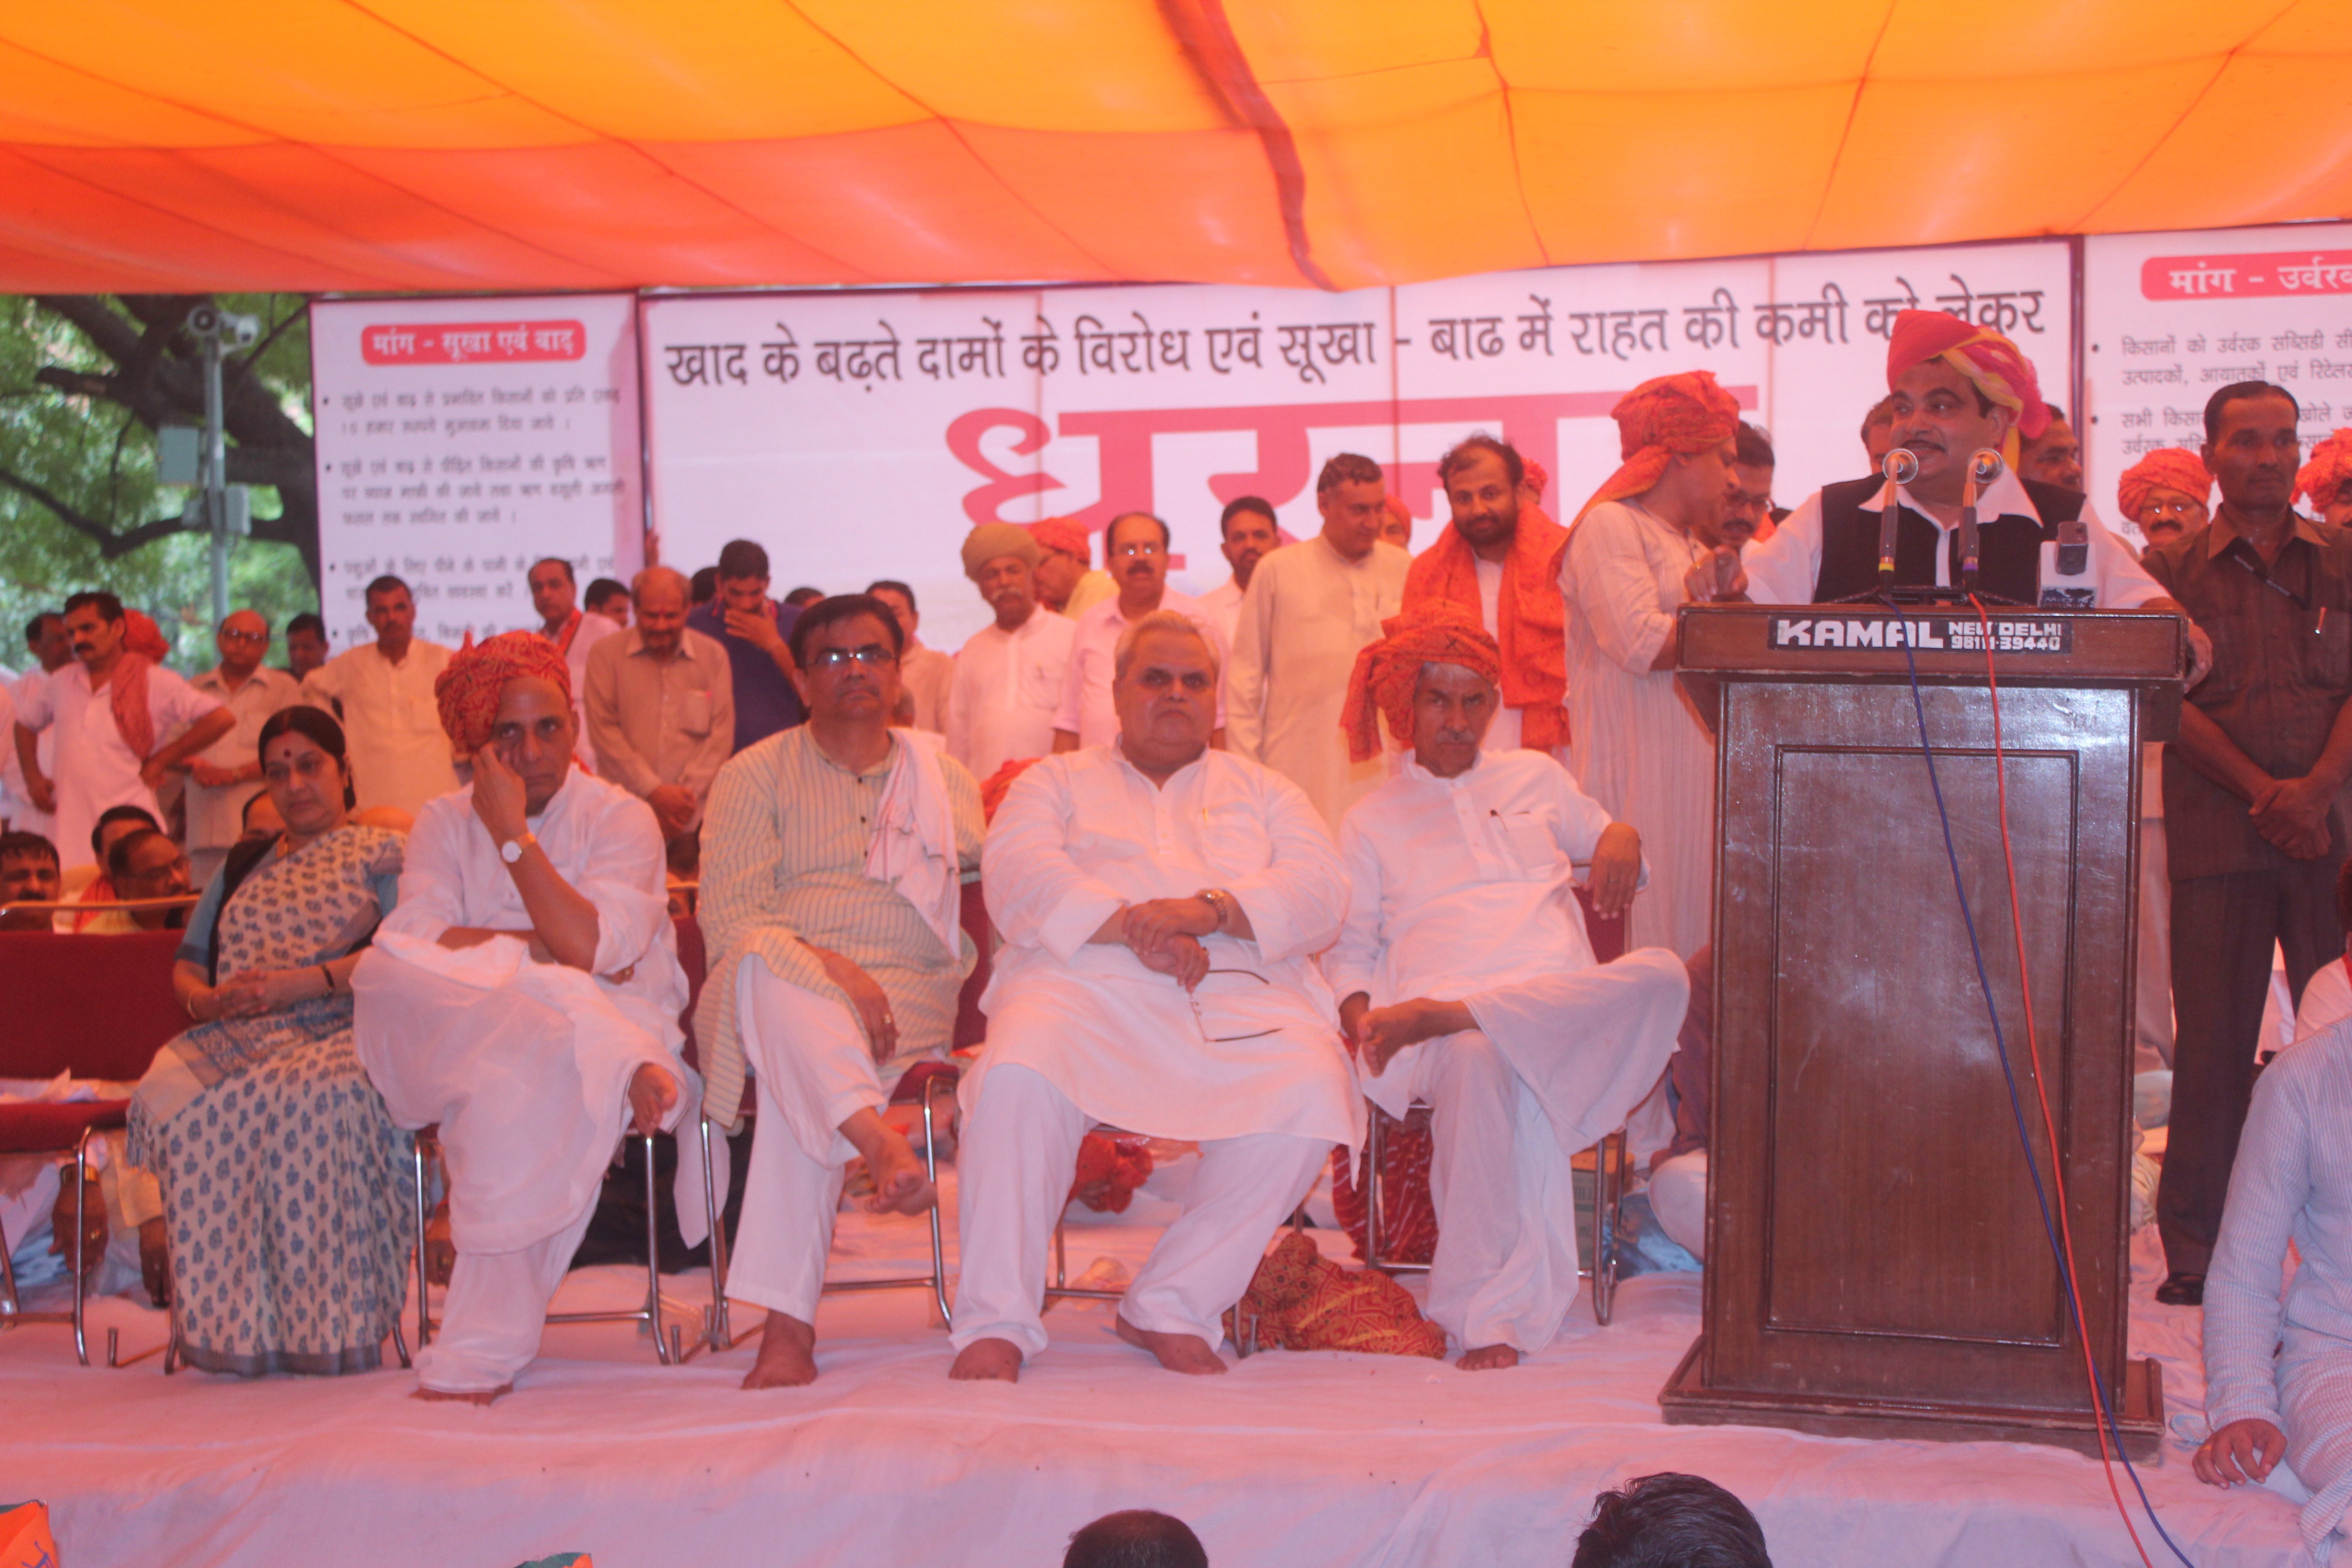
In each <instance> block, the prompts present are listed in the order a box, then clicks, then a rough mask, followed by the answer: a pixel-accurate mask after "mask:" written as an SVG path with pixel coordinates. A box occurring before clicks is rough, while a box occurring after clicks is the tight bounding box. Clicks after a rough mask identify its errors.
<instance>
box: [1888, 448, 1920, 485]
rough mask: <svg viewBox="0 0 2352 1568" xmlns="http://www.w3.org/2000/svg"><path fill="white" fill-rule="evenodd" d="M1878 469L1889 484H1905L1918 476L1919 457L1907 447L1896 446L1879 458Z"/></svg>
mask: <svg viewBox="0 0 2352 1568" xmlns="http://www.w3.org/2000/svg"><path fill="white" fill-rule="evenodd" d="M1878 471H1879V472H1880V473H1882V474H1884V475H1885V476H1886V482H1887V483H1888V484H1890V485H1907V484H1909V483H1910V482H1911V481H1912V480H1913V479H1917V478H1918V477H1919V459H1918V458H1917V457H1916V455H1915V454H1914V453H1913V452H1912V450H1911V448H1910V447H1895V449H1894V450H1893V451H1891V452H1889V453H1887V454H1886V456H1885V457H1884V458H1880V459H1879V464H1878Z"/></svg>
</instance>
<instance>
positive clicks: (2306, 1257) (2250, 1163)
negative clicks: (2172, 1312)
mask: <svg viewBox="0 0 2352 1568" xmlns="http://www.w3.org/2000/svg"><path fill="white" fill-rule="evenodd" d="M2347 1120H2352V1022H2338V1023H2336V1024H2335V1025H2333V1026H2330V1027H2329V1028H2327V1029H2326V1030H2325V1031H2323V1032H2322V1033H2320V1034H2317V1035H2315V1036H2313V1037H2310V1038H2308V1039H2305V1040H2301V1041H2298V1042H2297V1043H2296V1044H2294V1046H2291V1047H2288V1048H2287V1049H2286V1050H2284V1051H2283V1052H2281V1053H2280V1054H2279V1056H2278V1057H2277V1058H2275V1059H2273V1061H2272V1063H2271V1064H2270V1066H2269V1067H2267V1068H2264V1069H2263V1075H2262V1077H2261V1078H2259V1079H2256V1080H2255V1081H2254V1097H2253V1103H2252V1107H2251V1108H2250V1109H2249V1110H2247V1112H2246V1126H2245V1131H2244V1132H2243V1133H2242V1135H2241V1136H2240V1138H2239V1141H2238V1159H2237V1163H2236V1164H2235V1165H2234V1166H2232V1167H2231V1172H2230V1197H2229V1202H2228V1204H2227V1205H2226V1206H2225V1207H2224V1208H2223V1210H2222V1213H2221V1235H2220V1237H2219V1238H2218V1240H2217V1241H2216V1242H2215V1244H2214V1247H2213V1260H2212V1265H2211V1267H2210V1269H2208V1271H2207V1273H2206V1277H2205V1416H2206V1421H2207V1423H2208V1425H2210V1426H2211V1427H2212V1428H2213V1429H2214V1430H2215V1431H2219V1430H2221V1428H2222V1427H2223V1426H2228V1425H2229V1424H2230V1423H2231V1422H2233V1421H2242V1420H2247V1419H2252V1418H2259V1419H2261V1420H2264V1421H2268V1422H2269V1423H2270V1424H2271V1425H2272V1426H2276V1427H2278V1428H2279V1429H2280V1430H2281V1431H2283V1432H2284V1433H2285V1435H2286V1460H2287V1463H2288V1464H2289V1465H2290V1466H2292V1467H2293V1468H2294V1473H2295V1475H2296V1476H2297V1477H2298V1478H2299V1479H2301V1480H2302V1481H2303V1484H2304V1485H2305V1487H2306V1488H2307V1489H2309V1490H2310V1491H2311V1493H2312V1494H2313V1495H2312V1499H2311V1500H2310V1501H2309V1502H2308V1503H2306V1504H2305V1505H2304V1510H2303V1517H2302V1527H2303V1539H2304V1543H2305V1545H2306V1546H2307V1547H2309V1548H2310V1550H2311V1552H2312V1555H2313V1556H2314V1557H2315V1558H2317V1559H2318V1560H2319V1561H2320V1562H2323V1563H2325V1562H2326V1561H2327V1560H2328V1556H2329V1552H2330V1549H2331V1547H2332V1546H2333V1545H2334V1544H2335V1541H2334V1540H2333V1539H2331V1538H2334V1537H2336V1532H2338V1531H2341V1530H2342V1528H2343V1526H2344V1523H2345V1519H2346V1510H2347V1507H2352V1140H2347V1139H2346V1138H2345V1136H2344V1128H2345V1125H2346V1123H2347ZM2290 1243H2292V1245H2293V1246H2294V1250H2295V1252H2296V1254H2297V1255H2298V1256H2299V1258H2300V1263H2299V1266H2298V1267H2297V1268H2296V1269H2295V1271H2294V1275H2293V1277H2292V1279H2291V1280H2290V1281H2289V1282H2288V1283H2287V1285H2286V1287H2285V1290H2284V1298H2282V1295H2281V1289H2280V1280H2281V1278H2282V1276H2283V1275H2284V1270H2285V1266H2286V1261H2287V1248H2288V1246H2289V1244H2290Z"/></svg>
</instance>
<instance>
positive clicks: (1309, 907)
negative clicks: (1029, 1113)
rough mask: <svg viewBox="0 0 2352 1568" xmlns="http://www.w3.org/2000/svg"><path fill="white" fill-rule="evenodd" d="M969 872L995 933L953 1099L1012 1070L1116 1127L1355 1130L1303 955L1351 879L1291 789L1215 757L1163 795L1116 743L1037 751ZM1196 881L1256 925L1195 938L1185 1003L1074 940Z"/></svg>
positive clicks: (1332, 1134)
mask: <svg viewBox="0 0 2352 1568" xmlns="http://www.w3.org/2000/svg"><path fill="white" fill-rule="evenodd" d="M981 880H982V886H983V887H984V888H986V889H987V893H988V912H989V914H990V916H991V917H992V919H993V920H994V921H995V922H996V928H997V930H998V931H1001V932H1002V933H1003V938H1004V945H1003V948H1001V949H1000V950H999V951H998V952H997V955H996V967H995V973H993V974H992V977H991V978H990V981H989V986H988V992H987V994H986V995H984V996H982V998H981V1008H982V1011H983V1012H985V1013H987V1015H988V1017H989V1031H988V1046H987V1048H986V1050H985V1051H983V1052H982V1056H981V1058H980V1060H979V1062H978V1063H977V1064H976V1065H975V1066H974V1067H973V1068H972V1070H971V1072H970V1073H968V1074H967V1075H966V1076H965V1078H964V1081H963V1093H964V1096H965V1104H966V1105H967V1106H969V1105H970V1104H971V1102H972V1099H973V1098H974V1097H975V1096H977V1094H978V1093H979V1092H980V1091H981V1089H982V1085H983V1084H984V1083H985V1082H986V1080H987V1076H988V1074H989V1073H990V1072H991V1071H992V1070H993V1069H994V1068H997V1067H1000V1066H1003V1065H1006V1064H1011V1063H1017V1064H1019V1065H1021V1066H1024V1067H1027V1068H1032V1069H1033V1070H1034V1071H1036V1072H1037V1073H1039V1074H1041V1075H1042V1076H1044V1077H1045V1079H1048V1080H1049V1081H1051V1082H1052V1083H1053V1084H1054V1085H1055V1087H1056V1088H1058V1089H1060V1090H1061V1091H1062V1092H1063V1093H1064V1094H1066V1095H1067V1096H1068V1097H1069V1098H1070V1099H1071V1100H1073V1101H1074V1102H1076V1105H1077V1107H1078V1109H1079V1110H1082V1111H1084V1112H1085V1113H1086V1114H1087V1115H1088V1116H1091V1117H1093V1118H1094V1119H1095V1120H1097V1121H1105V1122H1109V1123H1112V1124H1114V1125H1116V1126H1118V1127H1122V1128H1125V1129H1127V1130H1128V1131H1134V1132H1143V1133H1150V1134H1151V1135H1153V1136H1157V1137H1163V1138H1177V1139H1184V1140H1190V1141H1200V1140H1204V1139H1214V1138H1233V1137H1238V1136H1241V1135H1243V1134H1246V1133H1255V1132H1286V1133H1292V1134H1295V1135H1297V1136H1299V1137H1304V1138H1315V1139H1320V1140H1322V1141H1323V1142H1330V1143H1346V1144H1349V1145H1350V1146H1352V1145H1354V1144H1355V1143H1356V1142H1358V1139H1359V1136H1360V1132H1361V1130H1362V1125H1363V1114H1362V1108H1361V1106H1360V1103H1359V1102H1358V1100H1357V1097H1356V1094H1355V1089H1354V1086H1353V1084H1352V1082H1351V1081H1350V1076H1349V1066H1348V1058H1347V1057H1346V1055H1345V1054H1344V1053H1343V1052H1342V1051H1341V1049H1340V1047H1339V1042H1338V1027H1339V1015H1338V1012H1337V1009H1336V1007H1335V1005H1334V1004H1333V1002H1332V999H1331V993H1330V989H1329V987H1328V986H1327V985H1326V984H1324V983H1323V978H1322V975H1321V974H1320V973H1319V972H1318V970H1317V968H1316V965H1315V962H1314V954H1315V953H1317V952H1320V951H1321V950H1322V949H1323V948H1325V947H1327V946H1328V945H1329V944H1330V942H1331V939H1332V937H1334V936H1335V935H1337V934H1338V932H1339V921H1340V919H1341V917H1342V915H1343V914H1344V913H1345V911H1346V909H1347V900H1348V883H1347V877H1346V874H1345V873H1344V872H1343V871H1342V870H1341V869H1340V866H1339V853H1338V851H1337V850H1336V849H1335V848H1334V847H1333V846H1332V843H1331V837H1330V835H1329V833H1328V832H1327V831H1326V830H1325V828H1324V826H1323V824H1322V821H1321V819H1320V818H1318V816H1316V815H1315V812H1314V808H1313V807H1312V806H1310V805H1307V797H1306V796H1305V795H1301V794H1300V793H1299V791H1298V789H1297V786H1296V785H1294V784H1290V783H1289V782H1288V781H1287V780H1286V779H1284V778H1282V777H1281V776H1280V775H1278V774H1276V773H1272V772H1269V771H1268V770H1266V769H1265V768H1261V767H1259V766H1257V765H1256V764H1255V763H1245V762H1244V761H1242V760H1241V759H1240V758H1238V757H1235V756H1233V755H1231V754H1230V753H1228V752H1203V753H1202V756H1201V758H1200V760H1199V761H1197V762H1194V763H1191V764H1190V765H1188V766H1186V767H1184V768H1182V769H1181V770H1179V771H1178V772H1177V773H1175V774H1174V775H1173V776H1172V777H1171V778H1170V779H1169V781H1168V783H1167V784H1165V785H1164V786H1162V787H1159V788H1155V787H1153V785H1152V784H1151V782H1150V780H1149V779H1146V778H1145V777H1144V776H1143V775H1142V774H1141V773H1138V772H1136V770H1135V769H1134V768H1133V767H1132V766H1130V765H1129V763H1128V762H1127V760H1126V758H1125V757H1123V756H1121V755H1120V754H1119V753H1118V751H1117V749H1116V748H1113V747H1090V748H1087V750H1084V751H1080V752H1067V753H1065V754H1063V755H1060V756H1054V757H1048V758H1046V759H1045V761H1044V762H1042V763H1038V764H1037V765H1036V766H1035V767H1034V768H1031V769H1030V770H1029V771H1028V772H1026V773H1023V774H1022V775H1021V777H1020V778H1019V779H1018V780H1016V781H1015V782H1014V783H1013V788H1012V790H1011V791H1010V793H1008V794H1007V795H1006V796H1005V798H1004V804H1003V805H1002V806H1001V807H999V808H998V811H997V814H996V821H995V823H994V824H993V825H992V826H991V828H990V830H989V835H988V843H987V846H986V847H985V848H984V849H983V850H982V858H981ZM1203 888H1222V889H1225V890H1226V891H1227V892H1229V893H1231V894H1232V895H1233V896H1234V899H1235V900H1236V901H1238V902H1239V903H1240V905H1241V907H1242V908H1243V910H1245V911H1246V912H1247V913H1248V915H1249V918H1250V921H1251V924H1252V926H1253V927H1254V928H1255V931H1256V932H1257V937H1256V940H1255V941H1254V942H1243V941H1240V940H1238V939H1236V938H1234V937H1229V936H1211V937H1209V938H1207V939H1206V942H1205V945H1206V946H1207V948H1208V950H1209V957H1210V963H1211V966H1212V968H1213V971H1215V973H1211V974H1210V975H1209V976H1208V977H1207V978H1206V979H1205V980H1203V981H1202V983H1201V984H1200V987H1199V989H1198V990H1197V991H1195V992H1194V993H1192V994H1191V995H1190V996H1188V995H1187V994H1185V992H1184V990H1183V988H1182V987H1181V986H1180V985H1178V984H1176V982H1175V981H1174V980H1172V979H1171V978H1170V977H1169V976H1167V975H1164V974H1155V973H1152V972H1151V971H1150V970H1148V969H1146V968H1145V967H1144V966H1143V964H1142V962H1141V961H1140V960H1139V959H1138V958H1137V957H1136V956H1135V954H1134V953H1133V952H1129V950H1128V949H1127V948H1126V947H1124V946H1113V945H1108V944H1099V945H1097V944H1089V943H1088V942H1087V938H1088V937H1090V936H1092V935H1093V934H1094V932H1095V931H1096V929H1097V927H1099V926H1100V925H1101V924H1102V923H1103V921H1105V920H1107V919H1108V918H1109V917H1110V916H1111V914H1112V913H1114V912H1115V911H1116V910H1118V908H1119V907H1120V906H1121V905H1123V904H1137V903H1142V902H1144V901H1146V900H1151V899H1163V898H1187V897H1190V896H1191V895H1192V894H1194V893H1196V892H1199V891H1200V890H1201V889H1203Z"/></svg>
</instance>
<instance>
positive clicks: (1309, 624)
mask: <svg viewBox="0 0 2352 1568" xmlns="http://www.w3.org/2000/svg"><path fill="white" fill-rule="evenodd" d="M1411 568H1412V557H1411V556H1409V555H1407V554H1406V553H1405V552H1403V551H1402V550H1399V549H1398V548H1397V547H1396V546H1395V545H1393V544H1391V543H1388V542H1386V541H1374V542H1373V544H1372V550H1371V553H1370V554H1369V555H1367V556H1366V557H1365V558H1364V559H1363V560H1361V561H1349V560H1348V559H1347V558H1346V557H1345V556H1343V555H1341V554H1340V553H1339V552H1338V551H1337V550H1334V549H1333V548H1331V545H1330V542H1329V541H1328V540H1326V539H1325V538H1324V537H1323V536H1322V535H1321V534H1319V533H1318V534H1317V535H1316V536H1315V537H1313V538H1312V539H1303V540H1301V541H1299V542H1297V543H1296V544H1286V545H1284V546H1283V547H1282V548H1281V549H1279V550H1276V551H1275V552H1272V553H1271V554H1269V555H1267V556H1266V557H1265V559H1264V560H1262V561H1260V562H1259V563H1257V570H1256V571H1255V572H1254V573H1252V574H1250V585H1249V592H1248V593H1247V594H1246V595H1244V597H1243V599H1242V608H1241V616H1240V619H1239V621H1238V623H1237V625H1236V630H1235V635H1234V645H1233V646H1234V655H1233V668H1232V669H1231V670H1230V671H1228V672H1227V674H1226V677H1225V696H1226V721H1225V744H1226V746H1227V747H1228V748H1229V749H1230V750H1231V751H1232V752H1233V753H1234V755H1235V756H1237V757H1246V758H1248V759H1249V760H1250V761H1251V762H1254V763H1265V765H1266V766H1267V767H1269V768H1272V769H1273V770H1274V771H1275V772H1276V773H1280V774H1281V775H1282V776H1283V777H1285V778H1286V779H1288V780H1289V781H1290V782H1291V783H1292V784H1297V786H1298V787H1299V788H1300V789H1302V790H1304V791H1306V792H1307V799H1308V800H1309V801H1310V802H1312V803H1313V804H1314V806H1315V809H1316V810H1317V811H1318V812H1320V813H1321V814H1322V816H1323V820H1324V821H1325V822H1326V823H1327V824H1328V825H1329V826H1331V828H1332V829H1333V831H1335V832H1336V831H1337V830H1338V828H1339V819H1340V818H1341V817H1342V816H1346V815H1347V811H1348V808H1349V806H1351V805H1355V804H1356V802H1358V801H1359V800H1361V799H1362V798H1363V797H1364V796H1365V795H1368V794H1369V793H1370V792H1371V791H1372V790H1373V789H1375V788H1377V787H1379V784H1380V783H1381V779H1383V778H1384V777H1386V776H1387V773H1388V766H1387V763H1386V760H1385V759H1384V758H1381V757H1373V758H1371V759H1370V760H1369V761H1366V762H1361V763H1351V762H1349V760H1348V742H1347V738H1346V736H1345V735H1344V734H1342V733H1341V731H1340V728H1339V719H1340V711H1341V710H1342V709H1344V708H1345V707H1346V706H1347V700H1348V678H1349V674H1350V673H1351V672H1352V671H1353V670H1354V669H1355V668H1356V655H1357V654H1358V652H1360V650H1361V649H1363V648H1365V647H1369V646H1370V644H1372V643H1375V642H1378V641H1379V640H1380V638H1381V621H1382V620H1384V619H1386V618H1387V617H1388V616H1393V615H1395V614H1396V613H1397V612H1398V611H1399V610H1400V609H1402V607H1403V605H1404V578H1405V574H1406V572H1407V571H1409V570H1410V569H1411Z"/></svg>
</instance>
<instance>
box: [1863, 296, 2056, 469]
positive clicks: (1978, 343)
mask: <svg viewBox="0 0 2352 1568" xmlns="http://www.w3.org/2000/svg"><path fill="white" fill-rule="evenodd" d="M1931 359H1940V360H1942V361H1943V362H1944V363H1946V364H1948V365H1950V366H1951V367H1952V368H1953V369H1954V370H1956V371H1958V372H1959V373H1960V374H1962V375H1965V376H1967V377H1968V378H1969V381H1971V382H1973V383H1974V384H1976V389H1977V390H1978V391H1979V392H1981V393H1983V394H1984V395H1985V397H1986V398H1987V399H1988V400H1989V401H1990V402H1993V403H1997V404H1999V405H2000V406H2001V407H2003V408H2006V409H2008V410H2009V411H2010V412H2011V413H2012V414H2014V415H2016V416H2017V428H2016V430H2015V431H2014V432H2013V433H2012V434H2011V436H2010V437H2009V439H2008V440H2007V441H2005V442H2003V443H2002V447H2001V456H2002V458H2005V459H2006V460H2007V461H2008V463H2009V466H2010V468H2012V469H2014V468H2016V467H2017V454H2018V450H2019V447H2020V445H2021V440H2020V438H2021V437H2022V438H2023V440H2025V441H2031V440H2032V439H2033V438H2034V437H2038V436H2040V435H2041V434H2042V432H2043V431H2044V430H2047V429H2049V428H2050V407H2049V405H2047V404H2045V403H2043V402H2042V383H2041V380H2040V378H2039V377H2037V376H2036V375H2035V374H2033V362H2032V360H2030V359H2027V358H2026V357H2025V355H2024V354H2022V353H2020V352H2019V351H2018V347H2017V345H2016V344H2015V343H2013V342H2010V341H2009V340H2008V339H2007V338H2005V337H2003V336H2001V334H2000V333H1999V332H1996V331H1993V330H1992V329H1991V328H1990V327H1979V326H1978V325H1977V324H1976V323H1975V322H1973V321H1962V320H1961V319H1960V318H1959V317H1958V316H1955V315H1953V314H1952V313H1951V312H1949V311H1948V310H1905V311H1903V312H1902V313H1900V314H1899V315H1897V316H1896V317H1895V328H1894V331H1893V332H1892V333H1891V334H1890V335H1889V337H1888V340H1887V344H1886V384H1887V385H1888V386H1889V387H1892V386H1893V385H1894V384H1895V377H1896V376H1898V375H1901V374H1903V373H1904V372H1905V371H1906V370H1909V369H1910V368H1911V367H1912V366H1913V365H1915V364H1925V363H1927V361H1929V360H1931Z"/></svg>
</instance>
